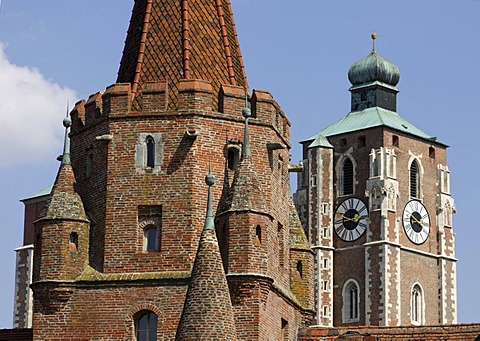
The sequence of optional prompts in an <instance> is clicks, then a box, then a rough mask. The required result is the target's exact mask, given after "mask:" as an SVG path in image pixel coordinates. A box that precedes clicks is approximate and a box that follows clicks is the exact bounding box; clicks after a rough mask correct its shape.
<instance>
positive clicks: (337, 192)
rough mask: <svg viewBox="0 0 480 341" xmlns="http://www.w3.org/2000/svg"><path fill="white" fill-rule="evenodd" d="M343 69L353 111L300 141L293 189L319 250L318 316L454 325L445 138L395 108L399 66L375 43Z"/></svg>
mask: <svg viewBox="0 0 480 341" xmlns="http://www.w3.org/2000/svg"><path fill="white" fill-rule="evenodd" d="M372 38H373V39H374V42H375V38H376V36H375V35H372ZM348 77H349V80H350V82H351V83H352V87H351V88H350V92H351V111H350V113H349V114H348V115H347V116H345V117H344V118H342V119H341V120H339V121H338V122H336V123H334V124H332V125H331V126H329V127H327V128H325V129H324V130H322V131H321V132H320V133H318V134H316V135H314V136H312V137H310V138H308V139H306V140H305V141H303V142H302V144H303V159H304V160H303V165H304V171H303V173H302V174H301V175H300V177H299V181H298V191H297V193H296V194H295V203H296V206H297V209H298V212H299V213H300V218H301V220H302V222H303V224H304V226H305V227H306V231H307V235H308V237H309V240H310V242H311V244H312V247H313V249H314V250H316V255H317V260H316V270H317V271H316V282H317V285H316V306H317V310H318V323H319V324H320V325H324V326H332V325H334V326H340V325H376V326H397V325H410V324H412V325H422V324H449V323H456V270H455V269H456V268H455V266H456V259H455V251H454V250H455V247H454V234H453V230H452V214H453V213H454V210H455V208H454V207H455V206H454V201H453V199H452V197H451V195H450V173H449V170H448V167H447V164H446V148H447V146H446V145H445V144H443V143H441V142H439V141H437V139H436V138H434V137H431V136H429V135H427V134H426V133H424V132H423V131H421V130H420V129H418V128H416V127H415V126H413V125H412V124H410V123H408V122H407V121H405V120H404V119H403V118H402V117H401V116H400V115H399V114H398V113H397V112H396V97H397V93H398V90H397V88H396V85H397V83H398V81H399V78H400V74H399V71H398V68H397V67H396V66H395V65H394V64H393V63H391V62H389V61H387V60H385V59H383V58H382V57H381V56H380V55H379V54H378V53H377V52H376V51H375V46H374V48H373V50H372V52H371V54H370V55H368V56H367V57H366V58H364V59H362V60H360V61H358V62H356V63H354V64H353V65H352V67H351V68H350V70H349V73H348ZM332 260H333V263H332Z"/></svg>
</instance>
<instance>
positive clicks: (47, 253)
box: [34, 115, 89, 281]
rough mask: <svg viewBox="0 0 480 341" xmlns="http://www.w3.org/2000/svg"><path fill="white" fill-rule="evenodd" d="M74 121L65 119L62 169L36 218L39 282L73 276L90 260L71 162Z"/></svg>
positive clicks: (86, 220) (84, 216)
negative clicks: (70, 135)
mask: <svg viewBox="0 0 480 341" xmlns="http://www.w3.org/2000/svg"><path fill="white" fill-rule="evenodd" d="M71 123H72V122H71V120H70V118H69V117H68V115H67V117H66V118H65V119H64V120H63V125H64V127H65V141H64V148H63V154H62V159H61V165H60V169H59V171H58V174H57V177H56V179H55V183H54V185H53V188H52V191H51V193H50V198H49V199H48V201H47V203H46V205H45V207H44V209H43V210H42V212H41V213H40V215H39V217H38V219H37V220H36V221H35V235H36V238H35V241H36V244H35V256H34V257H35V262H34V264H35V270H36V271H35V275H34V277H35V280H36V281H38V280H58V279H73V278H75V277H76V276H77V275H78V274H80V273H81V271H83V269H84V267H85V266H86V265H87V262H88V243H89V221H88V219H87V215H86V213H85V209H84V206H83V202H82V200H81V198H80V196H79V195H78V194H77V192H76V191H75V182H76V181H75V175H74V173H73V169H72V166H71V164H70V140H69V134H68V130H69V128H70V126H71ZM40 240H41V244H40ZM47 265H48V266H47Z"/></svg>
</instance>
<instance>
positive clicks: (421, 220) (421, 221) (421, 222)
mask: <svg viewBox="0 0 480 341" xmlns="http://www.w3.org/2000/svg"><path fill="white" fill-rule="evenodd" d="M411 217H412V218H413V220H415V221H416V222H417V223H418V224H420V225H422V226H423V219H420V221H419V220H418V219H417V218H415V216H414V215H413V214H412V215H411Z"/></svg>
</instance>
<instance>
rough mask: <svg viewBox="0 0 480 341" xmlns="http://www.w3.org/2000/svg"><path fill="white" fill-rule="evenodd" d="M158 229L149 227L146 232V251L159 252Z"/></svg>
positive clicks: (152, 226) (153, 226)
mask: <svg viewBox="0 0 480 341" xmlns="http://www.w3.org/2000/svg"><path fill="white" fill-rule="evenodd" d="M158 244H159V243H158V228H157V227H156V226H155V225H149V226H147V227H145V230H144V251H146V252H155V251H158Z"/></svg>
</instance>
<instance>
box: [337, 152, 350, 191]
mask: <svg viewBox="0 0 480 341" xmlns="http://www.w3.org/2000/svg"><path fill="white" fill-rule="evenodd" d="M340 176H341V189H340V190H341V193H340V195H351V194H353V162H352V160H351V159H350V158H348V157H347V158H345V160H344V161H343V164H342V172H341V175H340Z"/></svg>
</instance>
